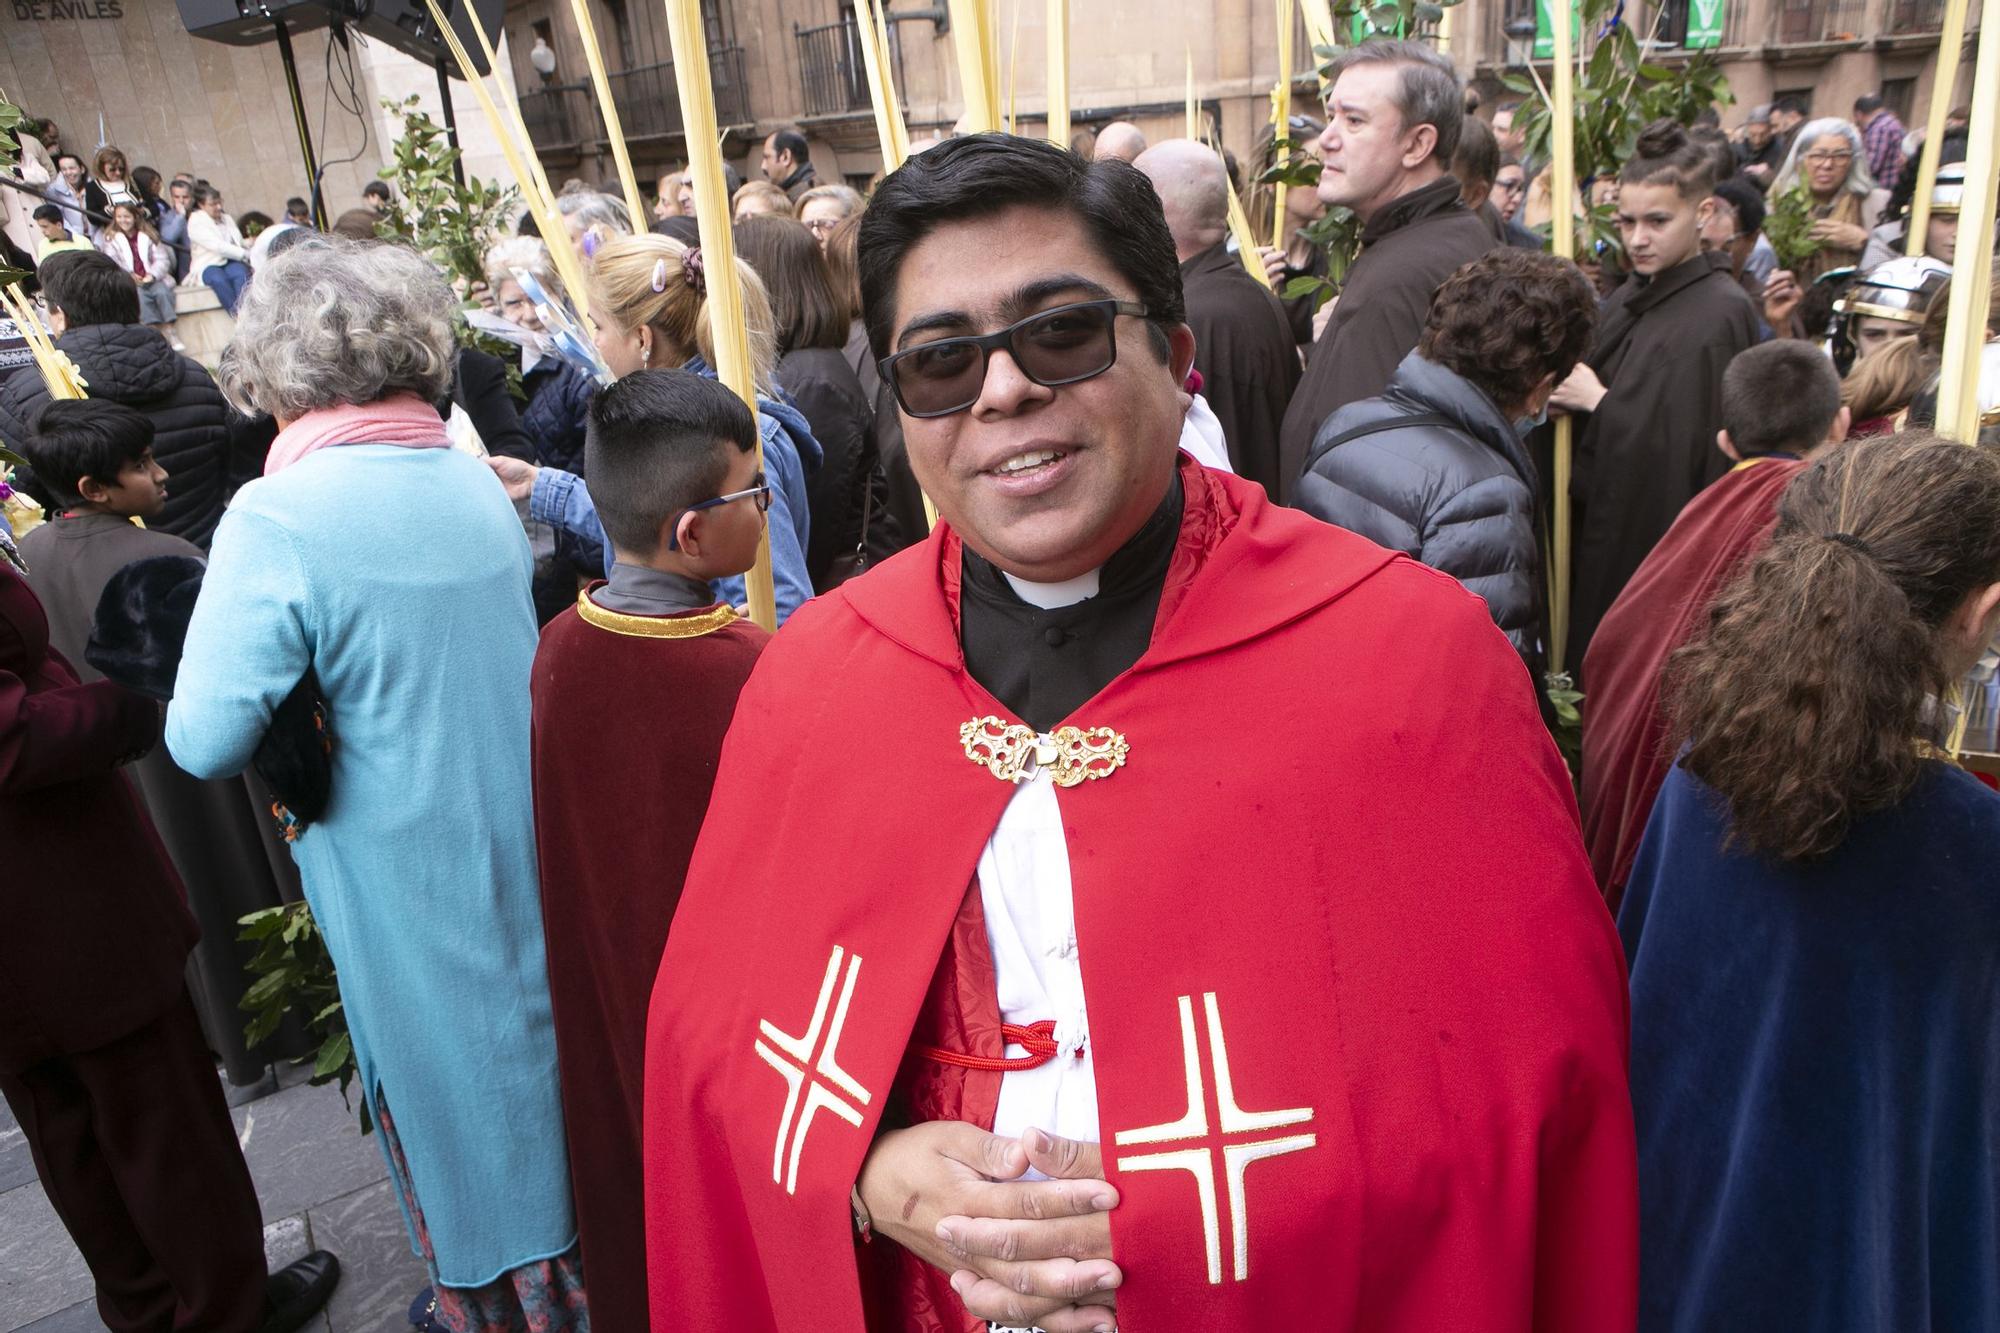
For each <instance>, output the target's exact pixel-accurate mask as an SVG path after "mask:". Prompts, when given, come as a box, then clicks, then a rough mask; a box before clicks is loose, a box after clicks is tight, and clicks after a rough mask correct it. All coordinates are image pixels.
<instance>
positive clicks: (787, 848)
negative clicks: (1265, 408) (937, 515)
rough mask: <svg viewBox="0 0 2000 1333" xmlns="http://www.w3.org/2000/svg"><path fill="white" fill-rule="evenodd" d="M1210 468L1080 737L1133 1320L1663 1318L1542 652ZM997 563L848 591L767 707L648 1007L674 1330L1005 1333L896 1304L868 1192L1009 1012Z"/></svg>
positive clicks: (652, 1222) (653, 1238)
mask: <svg viewBox="0 0 2000 1333" xmlns="http://www.w3.org/2000/svg"><path fill="white" fill-rule="evenodd" d="M1181 476H1182V479H1183V484H1184V486H1185V488H1186V507H1185V513H1184V517H1183V522H1182V529H1181V536H1180V542H1179V545H1178V547H1177V548H1176V551H1175V554H1174V557H1173V559H1172V563H1171V565H1170V567H1169V571H1168V575H1167V583H1166V588H1165V591H1164V594H1163V596H1162V598H1161V604H1160V610H1159V613H1158V618H1157V620H1156V627H1155V630H1154V634H1153V640H1152V644H1151V647H1150V648H1149V649H1148V650H1147V652H1146V653H1145V654H1144V656H1142V657H1141V658H1140V660H1139V662H1138V663H1137V664H1136V665H1134V666H1133V667H1132V668H1131V669H1129V670H1128V671H1126V672H1125V673H1124V674H1122V675H1121V676H1119V677H1118V678H1117V679H1115V680H1113V681H1112V682H1111V683H1110V684H1109V685H1108V686H1106V687H1105V689H1104V690H1103V691H1102V692H1101V693H1099V694H1098V695H1097V696H1096V697H1095V698H1093V699H1091V700H1090V701H1089V702H1088V703H1086V704H1084V705H1083V706H1082V707H1081V708H1079V709H1078V710H1077V711H1076V713H1075V714H1074V715H1073V717H1072V718H1071V719H1070V721H1071V722H1072V723H1074V724H1075V725H1077V726H1080V727H1084V728H1098V727H1107V728H1112V729H1114V730H1116V731H1117V732H1118V733H1120V734H1121V735H1122V736H1123V737H1124V738H1125V739H1126V741H1127V742H1128V744H1129V746H1130V751H1129V757H1128V759H1127V762H1126V764H1125V766H1124V767H1123V768H1122V769H1119V770H1117V771H1116V772H1115V773H1113V774H1112V775H1111V776H1109V777H1108V778H1104V779H1101V780H1096V781H1089V782H1085V783H1083V784H1081V785H1078V786H1075V787H1072V788H1070V789H1068V790H1064V791H1062V792H1061V793H1060V794H1059V798H1058V799H1059V801H1060V803H1061V807H1062V812H1063V819H1064V824H1065V828H1066V831H1067V835H1068V844H1069V852H1070V863H1071V872H1072V876H1073V882H1074V899H1075V910H1076V936H1077V942H1078V945H1079V949H1080V953H1081V959H1082V965H1083V972H1084V984H1085V986H1086V987H1087V989H1088V993H1089V997H1090V1040H1091V1041H1092V1042H1093V1043H1094V1048H1095V1059H1096V1061H1097V1090H1098V1105H1099V1112H1100V1123H1101V1130H1102V1136H1103V1141H1104V1159H1105V1166H1106V1170H1107V1174H1108V1176H1109V1178H1110V1179H1111V1180H1112V1181H1113V1182H1114V1183H1115V1184H1116V1185H1117V1186H1118V1188H1119V1190H1120V1192H1121V1195H1122V1201H1121V1203H1120V1204H1119V1206H1118V1208H1117V1209H1116V1210H1115V1211H1114V1212H1113V1213H1112V1214H1111V1230H1112V1248H1113V1252H1114V1257H1115V1258H1116V1259H1117V1261H1118V1262H1119V1264H1120V1265H1121V1266H1122V1267H1123V1269H1124V1272H1125V1285H1124V1286H1123V1287H1122V1288H1121V1290H1120V1291H1119V1293H1118V1315H1117V1320H1118V1324H1119V1327H1120V1328H1121V1329H1123V1330H1126V1333H1154V1331H1155V1330H1167V1329H1172V1330H1179V1329H1195V1328H1199V1329H1203V1330H1207V1331H1215V1330H1222V1331H1225V1333H1226V1331H1228V1330H1249V1329H1257V1330H1269V1329H1279V1328H1284V1329H1294V1328H1297V1329H1305V1328H1311V1329H1344V1328H1354V1327H1362V1326H1366V1327H1374V1328H1399V1329H1414V1328H1479V1329H1481V1330H1486V1331H1487V1333H1495V1331H1498V1333H1509V1331H1510V1330H1528V1329H1531V1328H1532V1329H1536V1330H1577V1331H1578V1333H1582V1331H1583V1330H1590V1331H1591V1333H1598V1331H1599V1330H1605V1329H1615V1328H1620V1327H1624V1328H1629V1327H1631V1324H1632V1320H1633V1318H1634V1303H1635V1299H1636V1297H1635V1289H1636V1271H1637V1237H1636V1229H1637V1221H1636V1216H1637V1203H1636V1192H1635V1191H1636V1186H1635V1175H1636V1169H1635V1161H1634V1149H1633V1138H1632V1118H1631V1108H1630V1102H1629V1099H1628V1095H1627V1092H1626V1082H1625V1080H1626V1073H1625V993H1624V983H1623V960H1622V955H1621V953H1620V952H1619V949H1618V945H1617V940H1616V937H1615V935H1614V933H1613V931H1612V928H1611V922H1610V919H1609V917H1607V916H1606V915H1605V913H1604V910H1603V907H1602V904H1601V903H1600V902H1599V901H1598V899H1597V896H1596V894H1595V892H1594V890H1593V888H1592V885H1591V883H1590V879H1589V874H1588V867H1587V865H1586V863H1585V860H1584V856H1583V850H1582V847H1581V845H1580V843H1579V841H1578V838H1577V834H1576V825H1575V818H1576V816H1575V807H1574V803H1573V802H1572V800H1571V799H1570V796H1569V794H1568V792H1569V787H1568V782H1567V780H1566V777H1565V774H1564V771H1563V769H1562V765H1561V763H1560V761H1559V760H1558V759H1557V757H1556V754H1555V751H1554V749H1553V747H1552V746H1551V745H1550V743H1549V740H1548V737H1547V735H1546V732H1545V731H1544V730H1543V728H1542V725H1541V722H1540V720H1539V718H1538V716H1537V714H1536V710H1535V702H1534V698H1533V693H1532V689H1531V687H1530V685H1529V682H1528V680H1527V677H1526V676H1525V674H1524V672H1523V670H1522V667H1521V663H1520V660H1519V658H1518V657H1517V656H1516V655H1515V654H1514V653H1513V651H1512V650H1511V649H1510V648H1509V647H1508V645H1507V642H1506V640H1505V639H1503V638H1502V637H1501V636H1500V635H1499V634H1498V632H1497V631H1495V630H1494V628H1493V625H1492V621H1491V619H1490V618H1489V616H1488V615H1487V613H1486V609H1485V606H1484V604H1483V603H1481V602H1480V601H1479V600H1478V599H1477V598H1476V597H1473V596H1471V595H1470V594H1468V593H1466V592H1464V591H1463V589H1461V588H1460V587H1459V586H1458V585H1457V584H1456V583H1454V582H1453V581H1452V580H1450V579H1448V578H1445V577H1444V576H1442V575H1439V574H1436V573H1434V572H1432V571H1430V570H1426V569H1424V568H1423V567H1421V566H1419V565H1417V564H1415V563H1413V562H1411V561H1409V560H1406V559H1404V558H1402V557H1400V556H1392V555H1390V554H1389V553H1388V552H1385V551H1383V550H1381V549H1380V548H1378V547H1375V546H1373V545H1370V544H1369V543H1367V542H1365V541H1362V540H1361V539H1359V538H1356V537H1353V536H1351V535H1350V534H1346V533H1343V532H1340V531H1338V530H1336V529H1334V528H1331V527H1328V526H1326V525H1323V524H1320V523H1318V522H1315V521H1314V520H1312V519H1310V518H1307V517H1305V516H1304V515H1302V514H1298V513H1296V512H1294V511H1290V510H1285V509H1280V508H1277V507H1275V506H1273V505H1272V504H1270V503H1269V502H1268V501H1267V500H1266V499H1265V497H1264V495H1263V493H1262V491H1261V490H1260V489H1259V488H1257V487H1256V486H1254V485H1253V484H1251V483H1248V482H1245V481H1242V480H1240V479H1237V478H1234V477H1228V476H1224V475H1221V474H1218V473H1214V472H1210V471H1208V470H1206V469H1203V468H1200V467H1199V466H1197V465H1194V464H1192V463H1191V462H1190V461H1187V460H1184V461H1183V463H1182V472H1181ZM959 561H960V548H959V542H958V539H957V537H956V536H955V535H954V534H953V533H951V531H950V530H949V529H948V527H946V526H943V525H940V527H939V528H938V530H937V531H936V532H934V533H933V534H932V537H931V539H930V540H929V541H927V542H925V543H923V544H922V545H920V546H918V547H916V548H914V549H912V550H911V551H908V552H905V553H904V554H903V555H901V556H899V557H897V558H895V559H893V560H891V561H889V562H888V563H886V564H884V565H883V566H882V567H880V568H879V569H878V570H876V571H875V572H873V573H870V574H868V575H867V576H865V577H863V578H861V579H858V580H855V581H853V582H850V583H847V584H845V585H843V586H842V587H841V588H839V589H838V590H836V591H835V592H833V593H831V594H829V595H827V596H824V597H821V598H819V599H817V600H816V601H814V602H812V603H809V604H808V605H807V606H806V607H805V608H803V609H802V610H801V611H800V612H799V613H798V614H796V615H795V616H794V617H793V618H792V620H791V622H790V623H789V624H788V625H787V627H786V629H785V632H784V633H783V634H781V635H779V637H778V638H777V640H776V641H775V642H774V643H773V644H772V646H771V649H770V651H769V652H767V653H766V654H765V655H764V658H763V660H762V661H760V662H759V664H758V667H757V670H756V672H755V674H754V675H753V676H752V678H751V681H750V684H749V686H748V687H747V688H746V689H745V691H744V694H743V699H742V703H741V706H740V707H739V709H738V712H737V722H736V725H735V726H734V728H733V729H732V730H731V732H730V736H729V739H728V741H727V743H726V744H725V746H724V749H723V762H722V772H721V775H720V777H719V779H718V781H717V785H716V792H715V798H714V801H713V803H712V805H711V807H710V810H709V815H708V820H707V823H706V824H705V825H704V827H703V830H702V836H701V841H700V844H699V845H698V847H697V849H696V852H695V858H694V864H693V866H692V867H691V869H690V871H689V877H688V886H687V892H686V894H685V896H684V897H683V900H682V903H681V909H680V913H679V915H678V917H677V919H676V920H675V923H674V928H673V932H672V935H671V937H670V939H669V941H668V945H667V951H666V956H665V958H664V959H663V961H662V963H661V966H660V976H659V982H658V984H657V986H656V988H655V990H654V995H653V1008H652V1016H651V1022H650V1026H649V1030H648V1040H647V1069H646V1180H647V1197H646V1205H647V1209H646V1211H647V1217H646V1224H647V1240H648V1253H649V1260H650V1273H651V1281H652V1301H653V1317H654V1323H655V1326H656V1327H668V1326H671V1327H674V1328H676V1329H685V1330H728V1331H729V1333H762V1331H768V1330H780V1329H782V1330H787V1331H789V1330H805V1329H812V1330H842V1331H853V1330H861V1329H864V1328H868V1329H896V1330H903V1329H923V1330H942V1329H951V1330H954V1331H955V1333H956V1331H958V1330H966V1329H971V1328H978V1327H980V1326H979V1325H977V1324H975V1323H973V1322H972V1321H970V1320H969V1319H967V1318H966V1316H964V1314H963V1311H962V1309H960V1308H958V1307H957V1306H956V1305H955V1303H952V1304H943V1303H940V1302H938V1301H936V1300H935V1299H934V1296H935V1291H936V1284H935V1283H929V1282H927V1281H926V1280H925V1279H923V1278H921V1277H916V1278H906V1279H905V1280H904V1282H903V1285H902V1288H901V1291H900V1293H898V1292H896V1291H892V1292H891V1293H890V1294H889V1300H888V1301H887V1302H886V1304H885V1303H884V1302H882V1301H881V1300H879V1299H878V1300H875V1301H873V1302H872V1303H871V1304H869V1305H868V1306H864V1297H863V1294H862V1282H861V1279H860V1277H859V1274H858V1270H859V1268H860V1267H861V1266H862V1265H863V1264H865V1265H866V1267H867V1268H868V1269H869V1270H870V1272H871V1275H872V1274H873V1273H874V1272H875V1270H876V1268H877V1265H878V1264H879V1263H880V1262H881V1261H880V1259H879V1258H878V1257H877V1256H878V1255H879V1254H880V1253H881V1252H882V1251H884V1250H890V1251H892V1252H894V1247H893V1246H892V1245H891V1243H890V1242H888V1241H886V1240H883V1239H880V1238H877V1239H876V1240H875V1241H874V1243H873V1245H872V1246H870V1247H868V1250H867V1256H868V1257H867V1258H866V1259H863V1258H861V1253H862V1252H861V1250H860V1249H859V1247H857V1245H856V1243H855V1242H854V1240H853V1238H852V1229H851V1223H850V1217H849V1207H848V1196H849V1190H850V1187H851V1186H852V1185H853V1183H854V1181H855V1179H856V1176H857V1174H858V1173H859V1170H860V1167H861V1162H862V1157H863V1154H864V1152H865V1150H866V1149H867V1147H868V1145H869V1143H870V1142H871V1141H872V1139H873V1138H874V1136H875V1133H876V1131H877V1128H878V1126H879V1125H880V1124H882V1123H883V1122H884V1121H885V1118H886V1120H887V1122H888V1123H890V1124H894V1123H895V1122H896V1120H897V1119H898V1118H900V1117H902V1116H903V1115H904V1114H905V1112H904V1111H903V1109H902V1108H901V1106H900V1105H898V1104H897V1100H898V1099H897V1097H896V1095H895V1093H896V1091H897V1089H898V1086H899V1085H898V1081H897V1075H898V1069H899V1066H900V1065H901V1064H902V1063H903V1061H904V1056H905V1048H906V1046H907V1045H908V1044H909V1041H910V1037H911V1033H912V1031H913V1029H915V1027H916V1025H917V1024H918V1022H919V1019H920V1016H921V1019H922V1022H923V1030H924V1032H925V1033H926V1034H930V1033H934V1032H937V1031H940V1030H950V1029H952V1028H954V1027H957V1028H959V1029H960V1030H961V1031H968V1032H971V1033H972V1034H973V1036H972V1039H973V1040H974V1041H975V1043H977V1039H978V1036H979V1035H980V1034H979V1033H978V1031H977V1028H978V1025H975V1024H971V1023H967V1022H962V1021H958V1019H957V1017H956V1016H954V1015H951V1014H948V1013H942V1012H940V1000H941V998H942V997H948V996H950V995H951V994H953V993H954V991H955V989H956V990H957V991H958V993H964V991H965V988H955V987H954V985H953V984H952V981H951V979H950V978H939V979H938V980H939V981H940V983H941V984H938V985H936V986H934V985H933V981H934V976H933V974H934V972H935V971H937V969H938V965H939V957H940V952H941V950H943V949H945V947H946V943H947V940H948V938H950V937H952V936H953V934H954V924H955V922H956V921H957V920H958V918H959V914H960V909H961V906H962V903H963V902H964V900H965V898H966V895H967V886H968V885H969V884H970V883H972V881H973V877H974V874H975V869H976V866H977V863H978V859H979V855H980V851H981V849H982V847H983V846H984V844H985V843H986V841H987V838H988V836H989V835H990V833H991V832H992V830H993V828H994V826H995V824H996V823H997V822H998V820H999V817H1000V813H1001V810H1002V809H1003V808H1004V807H1005V805H1006V804H1007V802H1008V800H1009V798H1010V797H1011V796H1012V795H1013V790H1014V789H1013V788H1012V787H1010V786H1008V785H1006V784H1004V783H1002V782H1001V781H999V780H997V779H996V778H995V777H994V776H993V775H992V774H991V773H989V772H988V771H987V770H986V769H984V768H982V767H979V766H978V765H976V764H974V763H972V762H970V761H969V760H968V759H967V757H966V755H965V753H964V752H963V750H962V748H961V743H960V734H959V728H960V726H961V725H962V724H964V723H965V722H967V721H969V720H973V719H977V718H981V717H985V716H987V715H994V716H998V717H1000V718H1002V719H1005V720H1010V721H1011V720H1012V719H1010V718H1009V717H1008V714H1007V710H1006V709H1005V708H1004V707H1003V706H1002V705H1001V704H999V703H998V702H996V701H995V700H994V699H993V698H992V697H991V695H989V694H988V693H987V691H986V690H984V689H983V688H982V687H981V686H980V685H979V684H978V683H977V682H976V681H974V680H973V678H972V677H971V676H970V675H969V674H968V673H967V671H966V668H965V664H964V659H963V655H962V653H961V651H960V646H959V636H958V632H957V628H956V616H957V586H958V571H959ZM959 957H960V959H961V960H963V959H964V958H965V955H964V954H962V953H961V954H960V955H959ZM988 966H989V967H990V964H989V965H988ZM990 985H991V981H990V972H988V973H987V974H986V975H984V976H981V977H978V978H974V979H973V980H972V981H971V982H969V983H968V986H969V987H970V988H974V989H976V988H977V987H980V986H987V987H990ZM920 1011H921V1013H920ZM983 1035H985V1036H986V1037H987V1038H988V1039H989V1040H990V1039H992V1038H993V1034H991V1033H990V1032H989V1033H985V1034H983ZM1218 1035H1219V1036H1220V1037H1221V1040H1217V1037H1218ZM974 1053H975V1054H988V1055H991V1054H998V1053H999V1051H998V1050H997V1049H995V1048H986V1047H981V1048H979V1049H976V1050H975V1051H974ZM1224 1079H1226V1080H1227V1082H1226V1084H1224V1083H1223V1080H1224ZM1222 1087H1226V1089H1227V1091H1226V1093H1223V1092H1221V1091H1220V1088H1222ZM988 1105H989V1106H990V1099H989V1100H988ZM1176 1122H1178V1123H1176ZM871 1280H872V1277H871ZM947 1295H948V1290H947Z"/></svg>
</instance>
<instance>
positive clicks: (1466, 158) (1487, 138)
mask: <svg viewBox="0 0 2000 1333" xmlns="http://www.w3.org/2000/svg"><path fill="white" fill-rule="evenodd" d="M1450 170H1451V174H1452V175H1454V176H1456V177H1457V178H1458V183H1459V184H1460V185H1471V184H1474V183H1475V182H1477V183H1480V184H1484V185H1485V186H1486V187H1487V188H1488V189H1491V188H1492V186H1493V182H1494V180H1495V179H1496V178H1497V177H1498V176H1499V175H1500V140H1499V139H1498V138H1496V137H1495V136H1494V133H1493V127H1492V126H1491V125H1488V124H1487V123H1486V122H1485V121H1483V120H1481V119H1480V118H1479V117H1477V116H1467V117H1466V118H1465V124H1464V125H1463V126H1461V127H1460V129H1459V135H1458V150H1457V151H1456V152H1454V153H1453V154H1452V156H1451V167H1450ZM1481 197H1482V198H1483V197H1484V196H1481Z"/></svg>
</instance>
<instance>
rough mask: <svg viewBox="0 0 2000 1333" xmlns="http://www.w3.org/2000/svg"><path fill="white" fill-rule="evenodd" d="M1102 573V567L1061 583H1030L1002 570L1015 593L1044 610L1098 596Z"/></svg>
mask: <svg viewBox="0 0 2000 1333" xmlns="http://www.w3.org/2000/svg"><path fill="white" fill-rule="evenodd" d="M1102 573H1103V571H1102V570H1101V569H1093V570H1090V571H1088V572H1087V573H1083V574H1079V575H1077V576H1076V577H1075V578H1073V579H1065V580H1063V581H1062V582H1061V583H1030V582H1028V580H1026V579H1017V578H1015V577H1014V576H1013V575H1012V574H1009V573H1008V572H1007V571H1006V570H1004V569H1003V570H1001V571H1000V576H1001V577H1002V578H1004V579H1006V580H1007V586H1008V587H1010V588H1012V589H1013V590H1014V595H1015V596H1016V597H1018V598H1020V599H1021V600H1022V601H1024V602H1026V603H1027V604H1028V605H1029V606H1034V607H1040V608H1041V609H1042V610H1044V611H1054V610H1057V609H1058V608H1060V607H1065V606H1075V605H1076V604H1077V603H1078V602H1087V601H1089V600H1090V599H1091V598H1093V597H1095V596H1097V588H1098V581H1099V576H1100V575H1101V574H1102Z"/></svg>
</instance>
